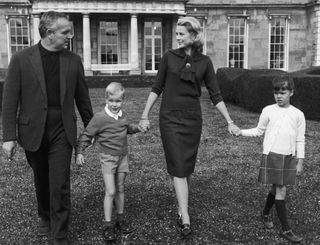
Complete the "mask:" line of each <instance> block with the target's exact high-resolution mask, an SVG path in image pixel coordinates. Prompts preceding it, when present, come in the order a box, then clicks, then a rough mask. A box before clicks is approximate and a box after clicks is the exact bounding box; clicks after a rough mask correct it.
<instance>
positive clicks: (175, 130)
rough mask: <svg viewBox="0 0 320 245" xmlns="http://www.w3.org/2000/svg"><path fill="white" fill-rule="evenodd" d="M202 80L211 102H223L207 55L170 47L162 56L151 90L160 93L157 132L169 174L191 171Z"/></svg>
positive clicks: (199, 126) (197, 139) (199, 123)
mask: <svg viewBox="0 0 320 245" xmlns="http://www.w3.org/2000/svg"><path fill="white" fill-rule="evenodd" d="M202 81H204V83H205V86H206V88H207V89H208V91H209V95H210V98H211V100H212V102H213V104H214V105H216V104H217V103H219V102H220V101H222V96H221V94H220V90H219V86H218V82H217V80H216V76H215V73H214V68H213V65H212V62H211V60H210V58H209V57H208V56H206V55H203V54H201V53H195V54H194V55H193V56H188V55H186V54H185V52H184V49H183V48H180V49H175V50H169V51H168V52H166V53H165V54H164V56H163V57H162V60H161V63H160V66H159V70H158V75H157V81H156V83H155V84H154V86H153V87H152V92H154V93H156V94H158V95H160V94H161V93H163V95H162V102H161V107H160V121H159V123H160V133H161V139H162V144H163V148H164V152H165V157H166V162H167V170H168V173H169V174H170V175H172V176H176V177H187V176H189V175H190V174H192V173H193V172H194V167H195V162H196V158H197V152H198V147H199V142H200V137H201V129H202V114H201V106H200V100H199V97H200V95H201V83H202Z"/></svg>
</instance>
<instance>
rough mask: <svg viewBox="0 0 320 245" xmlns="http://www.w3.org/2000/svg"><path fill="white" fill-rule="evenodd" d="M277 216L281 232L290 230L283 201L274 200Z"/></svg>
mask: <svg viewBox="0 0 320 245" xmlns="http://www.w3.org/2000/svg"><path fill="white" fill-rule="evenodd" d="M275 205H276V210H277V214H278V217H279V220H280V223H281V226H282V231H288V230H290V226H289V223H288V218H287V209H286V204H285V201H284V200H275Z"/></svg>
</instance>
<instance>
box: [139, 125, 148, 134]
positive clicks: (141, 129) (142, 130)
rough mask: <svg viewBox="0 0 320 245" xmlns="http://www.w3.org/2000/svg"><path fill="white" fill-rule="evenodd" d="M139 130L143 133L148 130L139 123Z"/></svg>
mask: <svg viewBox="0 0 320 245" xmlns="http://www.w3.org/2000/svg"><path fill="white" fill-rule="evenodd" d="M138 130H139V131H140V132H142V133H145V132H147V130H145V129H143V128H142V127H141V126H140V125H138Z"/></svg>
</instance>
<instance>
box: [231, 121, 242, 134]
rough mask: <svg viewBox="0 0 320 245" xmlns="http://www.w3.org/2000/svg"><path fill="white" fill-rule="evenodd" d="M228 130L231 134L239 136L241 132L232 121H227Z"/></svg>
mask: <svg viewBox="0 0 320 245" xmlns="http://www.w3.org/2000/svg"><path fill="white" fill-rule="evenodd" d="M228 131H229V133H230V134H231V135H235V136H239V135H240V134H241V129H240V128H239V127H238V126H237V125H235V124H234V123H233V122H231V123H228Z"/></svg>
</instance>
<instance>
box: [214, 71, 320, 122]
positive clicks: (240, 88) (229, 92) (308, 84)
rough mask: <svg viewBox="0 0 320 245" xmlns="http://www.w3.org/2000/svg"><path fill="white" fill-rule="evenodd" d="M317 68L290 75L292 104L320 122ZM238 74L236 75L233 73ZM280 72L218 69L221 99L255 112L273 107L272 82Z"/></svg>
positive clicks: (319, 79) (309, 117) (319, 91)
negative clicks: (293, 88) (292, 90)
mask: <svg viewBox="0 0 320 245" xmlns="http://www.w3.org/2000/svg"><path fill="white" fill-rule="evenodd" d="M310 71H311V73H312V74H320V72H319V71H320V69H315V68H314V69H312V70H310V69H308V70H303V71H301V72H294V73H291V75H292V77H293V79H294V82H295V87H296V91H295V94H294V95H293V97H292V100H291V103H292V105H294V106H296V107H297V108H299V109H300V110H302V111H303V112H304V114H305V117H306V118H307V119H309V120H320V96H319V94H320V76H319V75H309V74H308V73H309V72H310ZM235 73H238V74H235ZM284 73H285V72H284V71H281V70H265V69H263V70H261V69H257V70H243V71H240V70H239V69H234V68H221V69H218V70H217V78H218V81H219V85H220V89H221V92H222V96H223V98H224V100H225V101H226V102H232V103H234V104H236V105H239V106H241V107H243V108H245V109H248V110H250V111H254V112H261V110H262V109H263V108H264V107H265V106H266V105H269V104H273V103H275V102H274V97H273V88H272V80H273V78H274V77H275V76H280V75H281V74H284Z"/></svg>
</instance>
